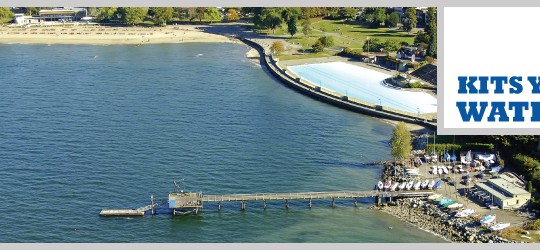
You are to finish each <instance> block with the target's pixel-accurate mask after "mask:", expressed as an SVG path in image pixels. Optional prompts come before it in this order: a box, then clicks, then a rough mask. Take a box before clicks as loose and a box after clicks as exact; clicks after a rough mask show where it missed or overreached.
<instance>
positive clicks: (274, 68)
mask: <svg viewBox="0 0 540 250" xmlns="http://www.w3.org/2000/svg"><path fill="white" fill-rule="evenodd" d="M240 40H241V41H242V42H244V43H245V44H247V45H249V46H251V47H253V48H255V49H256V50H257V51H258V52H259V55H260V63H261V65H264V66H265V67H266V68H267V69H268V70H269V71H270V73H271V74H272V75H274V76H275V77H276V78H277V79H279V80H280V81H281V82H282V83H284V84H285V85H286V86H288V87H290V88H292V89H294V90H296V91H298V92H300V93H302V94H305V95H307V96H310V97H312V98H314V99H316V100H319V101H323V102H326V103H329V104H332V105H334V106H337V107H340V108H344V109H347V110H350V111H354V112H358V113H362V114H366V115H370V116H374V117H378V118H384V119H389V120H394V121H403V122H406V123H411V124H418V125H421V126H424V127H426V128H431V129H435V128H436V127H437V124H436V120H435V119H431V120H427V119H419V117H418V116H417V115H414V114H406V113H404V112H398V111H396V110H391V109H388V108H386V107H383V106H380V105H371V104H368V103H365V102H362V101H361V100H353V99H352V98H349V97H348V96H343V95H341V94H339V93H333V92H328V91H324V90H322V89H321V88H320V87H318V86H314V85H313V84H311V83H308V82H306V81H305V80H302V79H301V78H300V77H295V76H292V75H291V74H289V72H287V70H286V69H282V68H281V67H280V66H279V65H278V62H277V60H276V59H275V58H274V57H273V56H271V55H267V54H266V51H265V49H264V48H263V47H262V46H261V45H260V44H258V43H256V42H254V41H251V40H249V39H245V38H240Z"/></svg>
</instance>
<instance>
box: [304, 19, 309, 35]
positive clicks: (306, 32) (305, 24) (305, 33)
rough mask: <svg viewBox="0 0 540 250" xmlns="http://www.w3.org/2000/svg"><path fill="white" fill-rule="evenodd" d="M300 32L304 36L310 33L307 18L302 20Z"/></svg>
mask: <svg viewBox="0 0 540 250" xmlns="http://www.w3.org/2000/svg"><path fill="white" fill-rule="evenodd" d="M302 33H304V35H306V36H309V34H311V21H309V19H306V20H304V21H302Z"/></svg>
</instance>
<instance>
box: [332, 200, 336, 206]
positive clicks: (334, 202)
mask: <svg viewBox="0 0 540 250" xmlns="http://www.w3.org/2000/svg"><path fill="white" fill-rule="evenodd" d="M332 207H336V199H335V198H332Z"/></svg>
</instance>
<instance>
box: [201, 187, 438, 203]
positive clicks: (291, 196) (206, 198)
mask: <svg viewBox="0 0 540 250" xmlns="http://www.w3.org/2000/svg"><path fill="white" fill-rule="evenodd" d="M432 194H434V192H432V191H397V192H384V191H376V190H373V191H336V192H303V193H260V194H222V195H220V194H210V195H203V197H202V201H203V202H225V201H264V200H301V199H347V198H349V199H353V198H366V197H377V196H380V197H424V196H429V195H432Z"/></svg>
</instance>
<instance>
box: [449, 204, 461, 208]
mask: <svg viewBox="0 0 540 250" xmlns="http://www.w3.org/2000/svg"><path fill="white" fill-rule="evenodd" d="M462 207H463V204H461V203H454V204H450V205H448V208H449V209H455V208H462Z"/></svg>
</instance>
